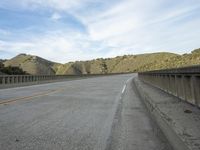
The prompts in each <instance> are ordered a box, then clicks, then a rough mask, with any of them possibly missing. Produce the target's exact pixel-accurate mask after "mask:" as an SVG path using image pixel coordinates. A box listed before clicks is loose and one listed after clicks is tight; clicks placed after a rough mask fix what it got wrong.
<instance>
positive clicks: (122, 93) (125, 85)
mask: <svg viewBox="0 0 200 150" xmlns="http://www.w3.org/2000/svg"><path fill="white" fill-rule="evenodd" d="M125 89H126V84H125V85H124V87H123V89H122V94H123V93H124V91H125Z"/></svg>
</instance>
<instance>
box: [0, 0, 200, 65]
mask: <svg viewBox="0 0 200 150" xmlns="http://www.w3.org/2000/svg"><path fill="white" fill-rule="evenodd" d="M199 47H200V1H199V0H14V1H13V0H1V1H0V58H1V59H9V58H12V57H14V56H16V55H17V54H19V53H27V54H32V55H38V56H40V57H43V58H46V59H49V60H52V61H56V62H61V63H65V62H69V61H76V60H90V59H94V58H108V57H115V56H118V55H125V54H141V53H153V52H162V51H167V52H173V53H179V54H183V53H189V52H190V51H191V50H193V49H195V48H199Z"/></svg>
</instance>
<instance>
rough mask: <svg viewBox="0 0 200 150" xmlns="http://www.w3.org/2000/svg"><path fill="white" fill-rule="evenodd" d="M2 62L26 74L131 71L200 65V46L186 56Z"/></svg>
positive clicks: (22, 56) (30, 57) (34, 58)
mask: <svg viewBox="0 0 200 150" xmlns="http://www.w3.org/2000/svg"><path fill="white" fill-rule="evenodd" d="M0 63H1V64H2V63H3V64H4V66H5V67H9V66H11V67H18V68H20V69H22V70H23V71H25V72H26V73H28V74H33V75H35V74H40V75H42V74H47V75H58V74H60V75H64V74H71V75H80V74H106V73H128V72H141V71H149V70H157V69H167V68H176V67H182V66H189V65H197V64H200V49H196V50H193V51H192V52H191V53H189V54H183V55H178V54H174V53H168V52H159V53H149V54H139V55H124V56H117V57H114V58H105V59H103V58H98V59H93V60H88V61H75V62H69V63H65V64H60V63H56V62H52V61H49V60H46V59H44V58H41V57H38V56H34V55H28V54H19V55H17V56H15V57H13V58H12V59H10V60H5V61H2V62H0Z"/></svg>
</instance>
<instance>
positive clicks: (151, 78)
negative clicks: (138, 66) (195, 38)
mask: <svg viewBox="0 0 200 150" xmlns="http://www.w3.org/2000/svg"><path fill="white" fill-rule="evenodd" d="M138 76H139V79H140V80H143V81H144V82H147V83H149V84H151V85H153V86H155V87H158V88H160V89H162V90H164V91H166V92H168V93H170V94H172V95H174V96H176V97H179V98H180V99H182V100H184V101H186V102H188V103H191V104H193V105H196V106H198V107H200V66H199V65H198V66H191V67H184V68H176V69H166V70H155V71H149V72H140V73H138Z"/></svg>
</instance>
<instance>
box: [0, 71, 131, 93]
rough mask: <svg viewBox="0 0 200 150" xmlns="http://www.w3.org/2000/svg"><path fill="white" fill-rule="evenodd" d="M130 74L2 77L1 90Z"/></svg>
mask: <svg viewBox="0 0 200 150" xmlns="http://www.w3.org/2000/svg"><path fill="white" fill-rule="evenodd" d="M118 74H129V73H112V74H83V75H0V89H4V88H11V87H19V86H27V85H34V84H42V83H49V82H57V81H64V80H73V79H83V78H88V77H98V76H110V75H118Z"/></svg>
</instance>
